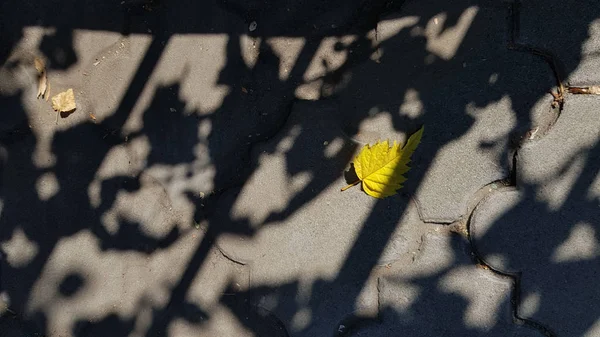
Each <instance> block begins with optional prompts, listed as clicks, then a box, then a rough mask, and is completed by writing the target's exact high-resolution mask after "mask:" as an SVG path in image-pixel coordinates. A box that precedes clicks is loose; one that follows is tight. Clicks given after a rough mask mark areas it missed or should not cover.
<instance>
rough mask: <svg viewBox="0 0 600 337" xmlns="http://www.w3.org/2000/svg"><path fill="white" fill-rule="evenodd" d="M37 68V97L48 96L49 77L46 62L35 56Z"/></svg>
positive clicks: (34, 60) (34, 62)
mask: <svg viewBox="0 0 600 337" xmlns="http://www.w3.org/2000/svg"><path fill="white" fill-rule="evenodd" d="M33 64H34V66H35V70H37V72H38V92H37V98H40V97H44V98H45V97H47V96H45V95H46V92H47V91H48V77H47V76H46V64H45V63H44V61H43V60H42V59H40V58H37V57H35V58H34V59H33Z"/></svg>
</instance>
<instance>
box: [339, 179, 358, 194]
mask: <svg viewBox="0 0 600 337" xmlns="http://www.w3.org/2000/svg"><path fill="white" fill-rule="evenodd" d="M358 183H360V180H357V181H355V182H353V183H352V184H350V185H348V186H346V187H342V192H343V191H345V190H347V189H349V188H350V187H352V186H354V185H356V184H358Z"/></svg>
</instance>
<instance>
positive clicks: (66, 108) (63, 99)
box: [52, 89, 77, 112]
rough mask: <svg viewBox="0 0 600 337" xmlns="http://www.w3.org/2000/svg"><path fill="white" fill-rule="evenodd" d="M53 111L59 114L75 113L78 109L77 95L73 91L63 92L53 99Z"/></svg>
mask: <svg viewBox="0 0 600 337" xmlns="http://www.w3.org/2000/svg"><path fill="white" fill-rule="evenodd" d="M52 109H54V110H56V111H58V112H73V111H75V109H77V106H76V105H75V94H74V93H73V89H69V90H67V91H64V92H61V93H60V94H57V95H56V96H54V97H52Z"/></svg>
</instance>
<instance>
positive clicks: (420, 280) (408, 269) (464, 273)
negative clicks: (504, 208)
mask: <svg viewBox="0 0 600 337" xmlns="http://www.w3.org/2000/svg"><path fill="white" fill-rule="evenodd" d="M380 272H381V276H380V277H379V279H378V289H379V306H380V310H381V317H380V322H379V324H370V325H366V326H365V327H363V328H358V329H356V330H355V331H354V333H353V334H351V336H390V335H397V334H402V335H403V336H441V335H449V336H542V334H541V333H540V332H539V331H537V330H533V329H527V328H524V327H521V326H518V325H515V324H514V323H513V320H512V314H511V304H510V296H511V282H512V281H511V280H510V279H508V278H506V277H501V276H498V275H496V274H494V273H492V272H491V271H490V270H486V269H483V268H479V267H477V266H475V265H474V264H473V263H472V262H471V259H470V256H469V254H468V251H467V249H466V245H465V242H464V241H462V240H461V239H460V238H459V237H458V236H456V235H454V236H452V235H448V233H435V232H433V233H428V234H426V235H424V237H423V242H422V245H421V247H420V248H419V252H418V254H417V255H415V257H414V259H413V260H412V261H408V262H406V261H403V262H402V263H401V262H400V261H398V262H396V263H393V264H392V265H391V267H390V268H389V269H383V270H381V271H380Z"/></svg>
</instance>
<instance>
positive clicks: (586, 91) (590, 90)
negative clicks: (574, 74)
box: [567, 85, 600, 95]
mask: <svg viewBox="0 0 600 337" xmlns="http://www.w3.org/2000/svg"><path fill="white" fill-rule="evenodd" d="M567 90H568V91H569V92H570V93H571V94H576V95H600V85H592V86H589V87H569V88H568V89H567Z"/></svg>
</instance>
